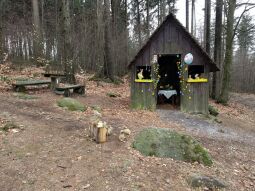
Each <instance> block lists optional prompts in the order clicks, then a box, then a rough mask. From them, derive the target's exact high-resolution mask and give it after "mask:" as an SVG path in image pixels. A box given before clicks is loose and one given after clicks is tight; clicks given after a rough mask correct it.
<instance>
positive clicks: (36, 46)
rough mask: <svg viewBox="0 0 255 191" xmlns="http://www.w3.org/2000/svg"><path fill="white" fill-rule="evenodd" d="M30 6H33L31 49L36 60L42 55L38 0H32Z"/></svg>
mask: <svg viewBox="0 0 255 191" xmlns="http://www.w3.org/2000/svg"><path fill="white" fill-rule="evenodd" d="M32 6H33V25H34V36H33V51H34V59H35V61H36V59H37V58H39V57H42V53H43V52H42V51H43V45H42V34H41V29H40V16H39V4H38V0H32Z"/></svg>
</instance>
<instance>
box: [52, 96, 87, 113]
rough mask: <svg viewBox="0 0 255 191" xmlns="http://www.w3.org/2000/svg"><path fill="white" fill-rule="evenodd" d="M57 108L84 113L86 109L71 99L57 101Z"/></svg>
mask: <svg viewBox="0 0 255 191" xmlns="http://www.w3.org/2000/svg"><path fill="white" fill-rule="evenodd" d="M57 104H58V106H59V107H65V108H67V109H68V110H69V111H85V110H86V109H87V108H86V107H85V106H84V105H83V104H82V103H80V102H79V101H77V100H75V99H72V98H62V99H60V100H58V101H57Z"/></svg>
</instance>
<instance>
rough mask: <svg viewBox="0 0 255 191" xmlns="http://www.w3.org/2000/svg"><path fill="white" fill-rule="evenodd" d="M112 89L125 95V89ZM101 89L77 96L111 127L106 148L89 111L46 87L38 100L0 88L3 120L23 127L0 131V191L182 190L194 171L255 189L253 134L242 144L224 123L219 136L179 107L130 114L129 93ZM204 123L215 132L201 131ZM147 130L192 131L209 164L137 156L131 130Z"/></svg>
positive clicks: (187, 187) (188, 187)
mask: <svg viewBox="0 0 255 191" xmlns="http://www.w3.org/2000/svg"><path fill="white" fill-rule="evenodd" d="M111 88H112V91H116V92H121V91H122V92H125V91H123V87H122V86H114V87H111ZM103 89H104V90H100V92H98V91H95V89H91V90H88V94H87V97H76V99H78V100H79V101H81V102H82V103H84V104H85V105H87V106H93V105H99V106H100V107H101V108H102V109H103V116H104V119H105V120H106V121H107V122H108V123H109V124H111V125H112V126H113V127H114V134H113V135H112V136H111V137H110V139H109V141H108V142H107V143H106V144H103V145H97V144H95V143H94V142H93V141H91V140H90V139H89V138H88V136H87V135H88V124H89V115H88V114H87V113H86V112H85V113H76V112H69V111H66V110H63V109H61V108H58V107H57V106H56V100H58V99H59V98H60V97H58V96H56V95H54V94H52V93H51V92H50V91H45V92H43V93H38V94H36V96H37V97H38V99H35V100H21V99H19V98H18V97H16V96H14V95H13V93H9V92H4V93H0V111H1V112H0V119H9V120H11V121H14V122H15V123H17V124H19V125H23V126H24V130H21V131H19V132H17V133H13V132H9V133H3V132H0V168H1V171H0V188H1V189H0V190H1V191H7V190H18V191H20V190H25V191H30V190H31V191H34V190H40V191H41V190H50V191H52V190H56V191H60V190H70V191H71V190H91V191H100V190H109V191H110V190H113V191H115V190H124V191H125V190H146V191H147V190H149V191H150V190H174V191H183V190H192V189H191V188H190V186H189V185H188V184H187V178H188V177H189V176H190V175H193V174H203V175H210V176H214V177H218V178H219V179H221V180H223V181H225V182H226V183H227V184H228V185H229V186H228V188H227V190H236V188H238V190H251V191H252V190H254V185H255V183H254V181H255V174H254V172H255V161H254V158H255V154H254V145H252V144H253V143H254V138H253V139H251V140H250V141H248V142H247V141H245V140H243V139H240V140H239V138H237V137H235V136H234V135H233V136H232V134H231V136H230V137H229V136H227V135H228V134H229V133H228V129H227V127H226V128H224V131H226V132H224V133H221V132H218V130H219V129H221V128H223V127H221V126H219V127H218V126H216V125H215V126H214V124H211V123H209V122H206V121H203V120H202V121H201V119H195V118H193V117H192V118H190V119H188V118H183V117H184V116H183V114H181V113H179V112H174V113H169V112H170V111H161V112H159V115H158V114H157V113H153V112H145V111H131V110H130V109H129V97H128V94H127V96H123V97H120V98H116V99H113V98H109V97H107V96H106V91H109V88H103ZM169 114H171V115H170V117H169ZM159 116H161V117H162V120H161V119H160V117H159ZM185 117H187V116H185ZM180 118H183V120H184V121H182V120H181V119H180ZM177 119H178V120H179V121H178V120H177ZM177 123H180V124H182V125H183V126H185V125H187V126H189V128H183V127H182V126H181V125H178V124H177ZM207 125H208V126H210V127H211V126H212V129H213V132H210V131H208V132H207V133H209V135H207V133H206V134H201V132H203V128H204V126H207ZM124 126H126V127H128V128H130V129H131V131H132V135H131V137H129V139H128V140H127V142H125V143H121V142H119V141H118V132H119V131H120V129H121V128H123V127H124ZM146 127H161V128H169V129H172V130H176V131H180V132H182V133H188V134H193V135H194V136H195V137H196V138H197V139H199V141H200V142H201V143H202V144H203V145H204V146H205V147H206V148H207V149H208V150H209V152H210V154H211V155H212V157H213V159H214V165H213V167H204V166H202V165H200V164H189V163H185V162H180V161H174V160H172V159H160V158H155V157H144V156H141V155H140V154H139V153H138V152H137V151H135V150H133V149H132V148H130V145H131V144H132V140H133V139H134V136H135V135H136V133H137V132H139V131H140V130H141V129H143V128H146ZM244 131H245V130H244ZM215 135H216V136H215ZM244 135H245V136H247V137H246V138H248V135H247V134H246V133H244Z"/></svg>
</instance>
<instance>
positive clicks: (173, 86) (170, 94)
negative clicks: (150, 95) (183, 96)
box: [157, 54, 181, 107]
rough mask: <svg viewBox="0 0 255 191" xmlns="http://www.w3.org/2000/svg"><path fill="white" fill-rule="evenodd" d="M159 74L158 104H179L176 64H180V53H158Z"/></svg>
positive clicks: (178, 82) (178, 81) (178, 79)
mask: <svg viewBox="0 0 255 191" xmlns="http://www.w3.org/2000/svg"><path fill="white" fill-rule="evenodd" d="M158 64H159V75H160V79H159V82H158V100H157V101H158V104H159V105H162V104H171V105H172V106H174V107H176V106H179V105H180V78H179V69H178V65H180V64H181V55H180V54H171V55H160V56H159V58H158Z"/></svg>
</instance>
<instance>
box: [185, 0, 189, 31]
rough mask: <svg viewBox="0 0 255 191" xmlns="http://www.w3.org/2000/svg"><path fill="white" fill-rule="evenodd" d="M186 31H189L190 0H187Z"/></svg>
mask: <svg viewBox="0 0 255 191" xmlns="http://www.w3.org/2000/svg"><path fill="white" fill-rule="evenodd" d="M186 29H187V30H188V31H189V0H186Z"/></svg>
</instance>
